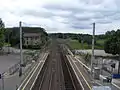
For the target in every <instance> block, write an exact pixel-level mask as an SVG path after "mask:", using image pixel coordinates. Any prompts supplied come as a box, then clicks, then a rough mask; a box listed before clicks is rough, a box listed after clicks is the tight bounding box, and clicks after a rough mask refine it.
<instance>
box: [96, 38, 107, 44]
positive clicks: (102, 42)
mask: <svg viewBox="0 0 120 90" xmlns="http://www.w3.org/2000/svg"><path fill="white" fill-rule="evenodd" d="M104 42H105V40H104V39H101V40H97V41H96V43H98V44H100V45H104Z"/></svg>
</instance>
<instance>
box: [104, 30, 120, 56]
mask: <svg viewBox="0 0 120 90" xmlns="http://www.w3.org/2000/svg"><path fill="white" fill-rule="evenodd" d="M111 33H112V34H111ZM109 36H110V37H109V38H108V39H107V40H106V42H105V44H104V50H105V52H106V53H111V54H113V55H116V54H120V30H117V31H116V32H114V31H111V32H109Z"/></svg>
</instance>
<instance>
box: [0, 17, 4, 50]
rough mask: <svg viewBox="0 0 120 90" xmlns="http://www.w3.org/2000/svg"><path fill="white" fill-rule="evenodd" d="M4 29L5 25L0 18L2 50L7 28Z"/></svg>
mask: <svg viewBox="0 0 120 90" xmlns="http://www.w3.org/2000/svg"><path fill="white" fill-rule="evenodd" d="M4 27H5V26H4V23H3V21H2V19H1V18H0V49H2V47H3V45H4V42H5V37H4V32H5V28H4Z"/></svg>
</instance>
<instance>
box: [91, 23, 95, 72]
mask: <svg viewBox="0 0 120 90" xmlns="http://www.w3.org/2000/svg"><path fill="white" fill-rule="evenodd" d="M92 37H93V38H92V56H91V73H92V71H93V60H94V41H95V23H93V35H92Z"/></svg>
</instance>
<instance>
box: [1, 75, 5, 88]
mask: <svg viewBox="0 0 120 90" xmlns="http://www.w3.org/2000/svg"><path fill="white" fill-rule="evenodd" d="M1 80H2V90H4V76H3V73H2V74H1Z"/></svg>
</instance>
